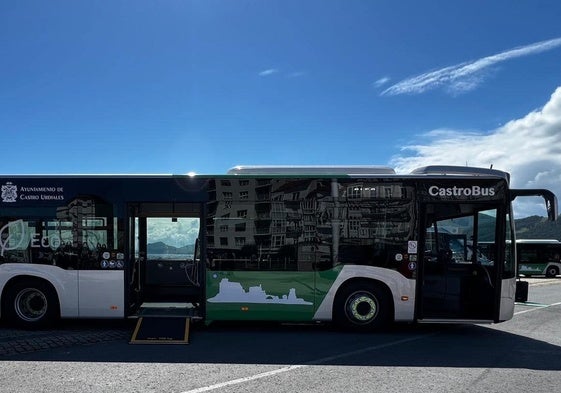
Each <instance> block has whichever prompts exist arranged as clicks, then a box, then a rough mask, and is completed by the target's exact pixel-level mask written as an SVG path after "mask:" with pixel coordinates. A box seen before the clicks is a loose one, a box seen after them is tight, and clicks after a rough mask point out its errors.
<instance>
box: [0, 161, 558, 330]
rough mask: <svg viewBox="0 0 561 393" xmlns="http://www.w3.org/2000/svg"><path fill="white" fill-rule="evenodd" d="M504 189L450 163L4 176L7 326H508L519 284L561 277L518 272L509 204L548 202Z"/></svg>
mask: <svg viewBox="0 0 561 393" xmlns="http://www.w3.org/2000/svg"><path fill="white" fill-rule="evenodd" d="M509 179H510V175H509V174H507V173H506V172H502V171H498V170H495V169H484V168H470V167H448V166H432V167H424V168H419V169H416V170H414V171H412V172H411V173H409V174H404V175H400V174H397V173H396V172H395V171H394V170H393V169H392V168H387V167H376V166H367V167H356V166H354V167H353V166H350V167H337V166H314V167H293V166H290V167H243V166H242V167H236V168H234V169H233V170H232V171H230V172H229V173H227V174H221V175H63V176H55V175H53V176H50V175H49V176H35V175H31V176H27V175H22V176H0V185H1V191H2V193H1V199H0V296H1V297H2V298H1V299H0V301H1V303H2V305H3V309H2V318H5V319H6V321H8V322H9V323H12V324H14V325H17V326H21V327H25V328H37V327H44V326H48V325H49V324H52V323H53V322H54V321H56V320H57V319H61V318H62V319H64V318H88V317H91V318H130V317H138V318H141V317H142V318H149V317H152V316H158V317H172V316H173V315H176V314H177V316H181V317H182V318H188V319H192V322H198V321H203V322H208V323H210V322H213V321H220V320H247V321H253V320H264V321H265V320H266V321H279V322H298V323H300V322H308V323H311V322H324V321H325V322H334V323H335V324H336V325H337V326H340V327H341V328H344V329H349V330H355V331H372V330H376V329H380V328H381V327H383V326H387V325H388V324H389V323H390V322H392V321H397V322H415V321H420V322H446V323H448V322H449V323H454V322H462V323H465V322H466V321H467V322H469V321H472V322H474V323H496V322H502V321H506V320H509V319H511V318H512V316H513V314H514V302H515V295H514V294H515V289H516V287H517V278H518V277H517V276H518V273H520V274H526V275H533V274H538V271H539V270H541V271H542V274H546V275H550V276H551V275H556V274H559V270H558V265H556V263H558V262H559V261H558V260H556V259H555V258H556V257H555V255H553V256H552V257H547V259H543V258H541V257H540V256H539V252H538V251H536V252H535V254H536V256H534V257H532V258H533V259H527V260H521V261H516V260H515V257H516V255H517V254H520V253H517V252H516V250H515V249H514V247H515V246H514V244H515V240H516V239H515V236H514V233H513V231H511V230H510V229H511V228H513V227H514V218H515V217H514V215H513V214H512V211H513V210H512V201H513V200H515V199H516V198H519V197H526V196H540V197H543V198H544V200H545V202H546V206H547V209H548V210H547V214H548V218H549V219H551V220H553V219H555V218H556V215H557V200H556V197H555V195H553V194H552V193H551V192H550V191H548V190H541V189H530V190H518V189H511V188H510V187H509ZM549 247H551V246H549ZM524 255H526V256H528V255H530V254H529V252H527V253H525V254H524ZM530 260H535V261H537V262H539V263H540V264H539V265H538V264H533V263H529V262H528V261H530ZM497 261H501V263H498V262H497ZM517 263H518V264H517ZM518 266H519V268H518V270H517V267H518ZM60 294H64V296H61V295H60ZM170 304H172V305H173V307H170ZM156 333H157V332H155V333H154V334H156Z"/></svg>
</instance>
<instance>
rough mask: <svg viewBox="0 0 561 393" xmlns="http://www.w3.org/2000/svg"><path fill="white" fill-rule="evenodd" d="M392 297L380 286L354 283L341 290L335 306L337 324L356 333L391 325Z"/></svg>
mask: <svg viewBox="0 0 561 393" xmlns="http://www.w3.org/2000/svg"><path fill="white" fill-rule="evenodd" d="M391 304H392V302H391V300H390V295H389V294H388V293H387V291H385V290H384V289H383V288H381V287H380V286H378V285H376V284H373V283H369V282H364V283H353V284H351V285H348V286H347V287H345V288H343V289H342V290H340V292H339V293H338V294H337V296H336V298H335V302H334V305H333V316H334V319H335V323H336V324H337V325H338V326H340V327H342V328H344V329H346V330H354V331H372V330H377V329H380V328H382V327H384V326H386V325H387V324H388V323H389V320H390V316H391Z"/></svg>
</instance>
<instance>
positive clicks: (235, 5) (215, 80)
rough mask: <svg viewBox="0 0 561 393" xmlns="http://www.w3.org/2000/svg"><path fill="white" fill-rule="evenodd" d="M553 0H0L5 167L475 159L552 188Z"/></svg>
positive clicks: (123, 168) (557, 184)
mask: <svg viewBox="0 0 561 393" xmlns="http://www.w3.org/2000/svg"><path fill="white" fill-rule="evenodd" d="M560 15H561V2H559V1H557V0H553V1H536V0H532V1H510V0H509V1H502V0H494V1H477V0H476V1H474V0H470V1H432V2H431V1H426V2H419V1H396V0H389V1H385V0H376V1H374V0H372V1H353V0H348V1H343V0H341V1H330V0H317V1H316V0H309V1H296V0H279V1H273V0H264V1H236V0H228V1H227V0H222V1H213V0H199V1H194V0H192V1H189V0H181V1H179V0H177V1H144V0H136V1H117V0H112V1H49V2H45V1H26V0H22V1H13V2H10V1H4V2H2V3H1V4H0V108H1V109H0V135H1V136H2V140H3V142H4V144H3V145H4V148H3V149H2V152H3V160H2V172H3V173H5V174H16V173H17V174H29V173H187V172H190V171H195V172H197V173H205V174H208V173H224V172H225V171H226V170H227V169H228V168H230V167H232V166H234V165H238V164H252V165H259V164H283V165H289V164H302V165H304V164H307V165H328V164H334V165H346V164H348V165H360V164H378V165H390V166H393V167H396V168H397V169H398V171H399V172H408V171H409V170H410V169H412V168H414V167H416V166H421V165H428V164H450V165H466V164H468V165H475V166H484V167H488V166H490V165H491V164H493V166H494V168H498V169H504V170H507V171H510V172H512V175H513V185H514V186H517V187H548V188H551V189H553V190H554V191H556V192H557V193H558V194H561V154H559V152H560V150H561V90H557V89H558V87H560V86H561V24H560V23H559V16H560Z"/></svg>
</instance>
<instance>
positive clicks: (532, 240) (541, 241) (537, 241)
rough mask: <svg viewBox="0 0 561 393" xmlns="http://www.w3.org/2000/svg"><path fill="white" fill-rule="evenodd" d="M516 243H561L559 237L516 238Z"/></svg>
mask: <svg viewBox="0 0 561 393" xmlns="http://www.w3.org/2000/svg"><path fill="white" fill-rule="evenodd" d="M516 243H523V244H561V242H560V241H559V240H557V239H516Z"/></svg>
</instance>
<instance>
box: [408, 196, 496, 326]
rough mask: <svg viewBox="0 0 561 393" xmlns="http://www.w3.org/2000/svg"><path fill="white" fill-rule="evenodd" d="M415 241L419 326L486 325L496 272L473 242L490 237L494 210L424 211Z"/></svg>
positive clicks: (455, 207)
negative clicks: (417, 244) (421, 228)
mask: <svg viewBox="0 0 561 393" xmlns="http://www.w3.org/2000/svg"><path fill="white" fill-rule="evenodd" d="M424 210H425V215H424V217H425V222H424V227H425V231H424V234H423V237H422V240H421V243H422V247H421V252H422V253H423V254H422V258H420V259H421V261H420V262H421V263H420V268H421V270H420V274H419V278H418V285H419V292H418V293H419V295H420V296H419V298H418V299H419V303H418V304H417V310H418V311H417V316H418V319H419V320H420V321H423V320H425V321H432V320H435V321H438V320H441V321H446V320H450V321H458V320H466V321H492V320H494V319H495V315H494V314H495V307H496V306H495V298H496V293H497V292H496V288H495V286H496V283H497V282H500V281H499V280H498V279H497V278H498V277H497V274H498V272H497V271H496V269H495V266H494V263H493V261H491V260H489V259H486V258H484V257H481V256H479V255H480V254H479V253H478V252H477V243H478V240H479V241H482V239H487V238H493V239H494V236H495V233H496V209H489V208H488V207H482V206H478V205H467V204H466V205H465V206H464V205H448V206H447V205H437V204H428V205H426V206H425V209H424Z"/></svg>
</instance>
